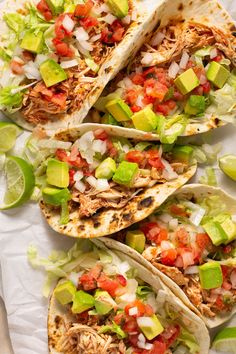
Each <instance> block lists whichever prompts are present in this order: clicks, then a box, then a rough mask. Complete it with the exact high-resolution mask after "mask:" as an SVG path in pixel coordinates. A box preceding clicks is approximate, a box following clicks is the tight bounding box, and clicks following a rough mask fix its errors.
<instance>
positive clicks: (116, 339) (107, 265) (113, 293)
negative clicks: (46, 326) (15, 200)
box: [49, 248, 199, 354]
mask: <svg viewBox="0 0 236 354" xmlns="http://www.w3.org/2000/svg"><path fill="white" fill-rule="evenodd" d="M81 256H82V257H83V262H79V264H80V265H79V266H77V267H76V268H75V269H73V272H72V273H70V274H69V275H68V276H67V277H66V278H63V279H61V280H60V282H59V283H58V285H57V286H56V288H55V289H54V292H53V297H54V298H55V299H56V302H57V303H58V304H60V305H61V306H63V307H64V308H65V310H64V312H65V313H67V312H68V313H69V314H70V320H69V321H68V323H67V319H66V316H63V318H61V319H60V321H59V317H60V316H59V315H58V316H57V319H58V321H57V322H58V323H60V325H61V327H62V328H59V329H58V325H57V329H56V331H57V330H58V331H59V332H58V333H59V336H57V341H56V343H55V341H53V346H54V349H56V350H57V351H58V352H63V353H65V354H67V353H72V352H74V351H76V352H81V353H86V352H87V350H88V349H89V350H90V352H91V353H92V352H93V351H94V352H95V349H96V351H97V352H98V353H100V352H103V350H104V348H106V353H110V354H112V353H118V352H119V353H130V354H157V353H158V354H167V353H168V354H170V353H180V352H183V350H185V352H186V353H193V354H197V353H199V343H197V340H196V337H195V334H194V333H191V324H190V326H189V327H188V329H186V328H185V327H184V325H183V324H184V321H185V317H187V314H185V313H184V311H183V310H182V312H181V316H180V315H178V312H177V309H176V308H175V303H174V301H173V303H170V300H169V299H167V297H166V293H165V291H164V290H162V289H160V290H159V291H158V290H156V291H154V290H153V289H152V287H151V286H150V285H149V284H147V283H145V282H143V281H142V280H141V279H142V272H141V270H139V269H134V268H132V266H131V265H130V264H129V261H127V260H122V258H119V257H118V255H117V254H115V253H113V252H112V251H109V250H107V251H106V250H100V249H97V248H95V250H94V251H93V252H89V253H83V254H82V255H81ZM77 261H79V257H77ZM61 320H62V321H63V323H61ZM49 323H50V330H51V326H52V323H51V321H50V308H49ZM187 323H189V318H188V317H187ZM65 328H66V330H65ZM61 329H63V330H61ZM50 330H49V346H50V345H51V344H50ZM54 334H55V333H54ZM78 348H79V351H78ZM181 350H182V351H181Z"/></svg>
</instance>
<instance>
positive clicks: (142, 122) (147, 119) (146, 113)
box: [131, 106, 158, 132]
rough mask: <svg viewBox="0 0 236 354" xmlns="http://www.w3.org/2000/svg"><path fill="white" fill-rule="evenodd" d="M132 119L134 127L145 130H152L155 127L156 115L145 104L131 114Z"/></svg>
mask: <svg viewBox="0 0 236 354" xmlns="http://www.w3.org/2000/svg"><path fill="white" fill-rule="evenodd" d="M131 119H132V121H133V124H134V126H135V128H136V129H138V130H143V131H145V132H152V131H153V130H155V129H156V127H157V120H158V117H157V115H156V114H155V113H154V112H153V110H152V109H151V108H150V107H149V106H147V107H145V108H144V109H142V110H141V111H139V112H137V113H134V114H133V115H132V118H131Z"/></svg>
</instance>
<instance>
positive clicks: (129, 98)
mask: <svg viewBox="0 0 236 354" xmlns="http://www.w3.org/2000/svg"><path fill="white" fill-rule="evenodd" d="M137 98H138V92H137V91H136V90H134V89H128V90H127V91H126V93H125V101H126V102H127V103H128V104H131V105H135V104H136V101H137Z"/></svg>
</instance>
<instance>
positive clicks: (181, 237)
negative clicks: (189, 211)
mask: <svg viewBox="0 0 236 354" xmlns="http://www.w3.org/2000/svg"><path fill="white" fill-rule="evenodd" d="M175 237H176V239H177V241H178V242H179V245H180V247H181V246H185V245H188V244H189V234H188V232H187V231H186V230H185V228H184V227H181V228H180V229H178V230H177V231H176V232H175Z"/></svg>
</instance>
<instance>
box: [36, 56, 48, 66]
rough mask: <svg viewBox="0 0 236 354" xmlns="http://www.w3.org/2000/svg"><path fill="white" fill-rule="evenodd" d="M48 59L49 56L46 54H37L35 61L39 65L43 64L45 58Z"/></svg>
mask: <svg viewBox="0 0 236 354" xmlns="http://www.w3.org/2000/svg"><path fill="white" fill-rule="evenodd" d="M47 59H48V56H47V55H45V54H37V56H36V58H35V60H34V63H35V64H36V65H37V66H39V65H40V64H42V63H43V62H44V61H45V60H47Z"/></svg>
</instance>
